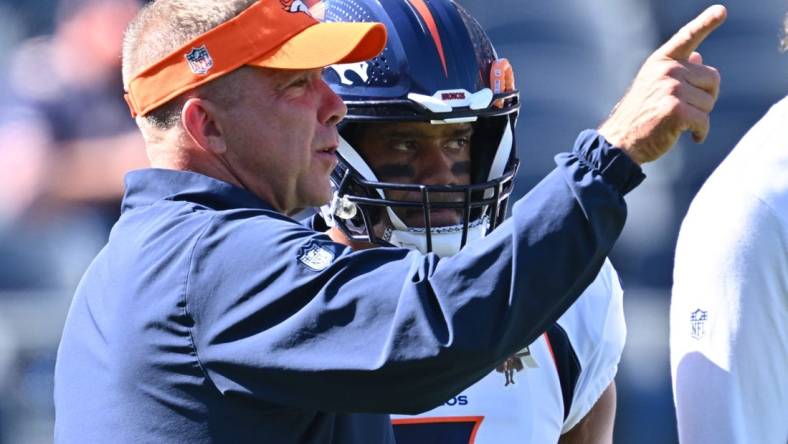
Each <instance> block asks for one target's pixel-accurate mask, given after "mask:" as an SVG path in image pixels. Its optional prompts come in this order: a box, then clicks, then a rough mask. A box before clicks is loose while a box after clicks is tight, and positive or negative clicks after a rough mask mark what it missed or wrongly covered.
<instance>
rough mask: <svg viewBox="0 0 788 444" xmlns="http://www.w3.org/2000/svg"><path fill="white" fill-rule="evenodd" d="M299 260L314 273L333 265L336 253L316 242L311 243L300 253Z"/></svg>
mask: <svg viewBox="0 0 788 444" xmlns="http://www.w3.org/2000/svg"><path fill="white" fill-rule="evenodd" d="M298 260H299V261H301V263H302V264H304V265H306V266H307V268H309V269H310V270H313V271H323V270H325V269H326V268H328V266H329V265H331V261H333V260H334V253H332V252H331V251H329V250H328V249H327V248H325V247H322V246H320V245H318V244H317V243H315V242H309V243H307V244H306V245H304V246H303V247H301V250H300V251H299V252H298Z"/></svg>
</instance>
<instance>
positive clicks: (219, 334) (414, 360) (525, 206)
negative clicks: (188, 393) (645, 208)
mask: <svg viewBox="0 0 788 444" xmlns="http://www.w3.org/2000/svg"><path fill="white" fill-rule="evenodd" d="M556 163H557V164H558V166H557V168H556V169H555V170H553V171H552V172H551V173H550V174H549V175H548V176H547V177H546V178H545V179H544V180H542V181H541V182H540V183H539V184H538V185H537V186H536V187H535V188H534V189H533V190H532V191H531V192H530V193H529V194H528V195H526V196H525V197H524V198H523V199H521V200H520V201H518V202H517V203H516V204H515V205H514V207H513V210H512V216H511V217H510V218H509V219H508V220H507V221H506V222H504V223H503V224H502V225H501V226H500V227H498V228H497V229H496V230H495V231H494V232H493V233H492V234H491V235H490V236H488V237H486V238H485V239H482V240H480V241H478V242H474V243H471V244H469V245H468V246H466V248H464V249H463V250H462V251H461V252H460V253H459V254H457V255H455V256H452V257H450V258H445V259H439V258H437V257H436V256H434V255H431V254H430V255H422V254H420V253H418V252H415V251H408V250H403V249H397V248H376V249H371V250H363V251H355V252H354V251H351V250H350V249H348V248H345V247H342V246H340V245H338V244H334V243H332V242H331V241H330V240H329V239H328V238H327V237H326V236H325V235H322V234H319V233H315V232H314V231H310V230H308V229H306V228H304V227H302V226H300V225H298V224H296V223H294V222H293V221H291V220H289V219H287V218H286V217H284V216H278V215H275V214H271V215H269V216H263V217H254V218H244V217H242V216H237V217H236V218H227V219H223V220H220V221H217V222H216V223H214V224H212V225H211V226H209V227H208V229H207V230H206V232H205V233H204V235H203V237H202V239H201V241H200V242H199V243H198V244H197V246H196V247H195V252H194V254H193V259H192V264H191V268H192V272H191V273H190V278H189V282H188V284H187V289H186V293H187V295H188V296H187V302H186V305H187V307H186V309H187V311H188V312H189V314H190V316H192V317H193V319H194V327H193V329H192V330H193V332H192V336H193V339H194V345H195V349H196V353H197V356H198V358H199V360H200V363H201V365H202V367H203V369H204V372H205V374H206V375H207V377H208V378H209V379H210V380H211V381H212V383H213V384H214V385H215V386H216V387H217V389H218V390H220V391H221V392H222V393H224V394H225V395H226V396H233V397H240V398H244V399H246V400H249V401H250V402H255V403H257V404H258V405H259V406H260V407H261V408H264V407H265V406H271V407H274V406H293V407H300V408H312V409H315V410H323V411H340V412H385V413H390V412H401V413H416V412H419V411H423V410H426V409H429V408H431V407H434V406H435V405H437V404H439V403H441V402H443V401H444V400H445V399H448V398H449V397H451V396H453V395H454V394H456V393H458V392H459V391H460V390H462V389H463V388H465V387H467V386H469V385H471V384H472V383H474V382H475V381H476V380H478V379H480V378H481V377H483V376H484V375H485V374H486V373H488V372H489V371H491V370H492V369H493V368H494V367H495V365H496V364H497V363H499V362H500V361H501V360H503V359H505V358H506V356H508V355H510V354H511V353H513V352H515V351H517V350H520V349H522V348H523V347H525V346H526V345H528V344H529V343H531V342H532V341H533V340H534V339H535V338H536V337H537V336H538V335H539V334H541V332H543V331H544V330H545V328H546V326H548V325H550V324H551V323H553V322H555V321H556V320H557V319H558V317H559V316H560V315H561V314H562V313H563V312H564V311H565V310H566V308H567V307H569V305H571V304H572V302H574V300H575V299H576V298H577V297H578V295H580V293H581V292H582V291H583V290H584V289H585V288H586V286H588V284H589V283H590V282H591V281H592V280H593V279H594V277H595V275H596V274H597V272H598V271H599V269H600V267H601V266H602V263H603V261H604V259H605V256H606V254H607V253H608V251H609V250H610V248H611V247H612V245H613V243H614V241H615V239H616V238H617V236H618V235H619V233H620V231H621V229H622V227H623V224H624V220H625V218H626V206H625V204H624V201H623V197H622V196H623V195H624V194H625V193H626V192H628V191H629V190H630V189H632V188H634V186H636V185H637V184H638V183H639V182H640V181H641V180H642V178H643V175H642V172H641V171H640V168H639V167H638V166H637V165H636V164H635V163H633V162H632V161H631V160H630V159H629V158H628V157H627V156H626V155H625V154H624V153H623V152H621V151H620V150H618V149H615V148H613V147H611V146H610V145H609V144H608V143H607V142H606V141H605V140H604V139H603V138H602V137H601V136H600V135H598V134H597V133H596V132H595V131H587V132H584V133H582V134H581V135H580V137H579V138H578V140H577V142H576V144H575V147H574V150H573V152H572V153H567V154H561V155H559V156H557V157H556Z"/></svg>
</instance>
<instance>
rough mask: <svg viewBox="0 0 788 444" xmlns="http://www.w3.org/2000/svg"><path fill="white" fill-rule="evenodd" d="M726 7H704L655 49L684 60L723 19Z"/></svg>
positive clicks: (659, 52)
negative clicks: (704, 8)
mask: <svg viewBox="0 0 788 444" xmlns="http://www.w3.org/2000/svg"><path fill="white" fill-rule="evenodd" d="M727 15H728V11H727V9H725V6H722V5H714V6H709V7H708V8H706V10H705V11H703V12H701V13H700V15H698V16H697V17H695V19H693V20H692V21H691V22H689V23H687V24H686V25H684V26H683V27H682V28H681V29H679V30H678V32H676V33H675V34H673V37H671V38H670V40H668V41H667V42H665V44H664V45H662V46H661V47H660V48H659V49H658V50H657V51H656V53H657V54H661V55H663V56H666V57H670V58H672V59H674V60H686V59H687V58H689V56H690V54H692V52H693V51H695V49H697V48H698V46H700V44H701V42H703V40H704V39H705V38H706V37H707V36H708V35H709V34H711V32H712V31H714V30H715V29H717V27H718V26H720V25H721V24H722V22H724V21H725V17H726V16H727Z"/></svg>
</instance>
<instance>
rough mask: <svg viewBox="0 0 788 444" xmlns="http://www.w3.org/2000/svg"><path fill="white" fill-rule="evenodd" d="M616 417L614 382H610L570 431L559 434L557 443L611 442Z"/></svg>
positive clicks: (590, 443) (602, 443)
mask: <svg viewBox="0 0 788 444" xmlns="http://www.w3.org/2000/svg"><path fill="white" fill-rule="evenodd" d="M615 419H616V383H615V381H614V382H611V383H610V385H609V386H607V388H606V389H605V391H604V392H603V393H602V396H601V397H600V398H599V400H598V401H597V402H596V404H594V406H593V407H592V408H591V410H590V411H589V412H588V414H587V415H586V416H585V417H584V418H583V419H581V420H580V422H578V423H577V425H575V426H574V427H572V429H571V430H570V431H568V432H567V433H564V434H563V435H561V439H560V440H559V441H558V443H559V444H612V442H613V423H614V422H615Z"/></svg>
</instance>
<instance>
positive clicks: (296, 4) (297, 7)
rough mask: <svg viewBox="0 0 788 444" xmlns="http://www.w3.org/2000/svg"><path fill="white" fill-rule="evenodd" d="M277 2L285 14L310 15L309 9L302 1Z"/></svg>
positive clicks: (284, 0) (285, 0)
mask: <svg viewBox="0 0 788 444" xmlns="http://www.w3.org/2000/svg"><path fill="white" fill-rule="evenodd" d="M279 2H280V3H281V4H282V7H283V8H285V11H287V12H292V13H296V12H303V13H304V14H307V15H310V16H311V15H312V14H310V13H309V7H308V6H307V5H306V3H304V0H279Z"/></svg>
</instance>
